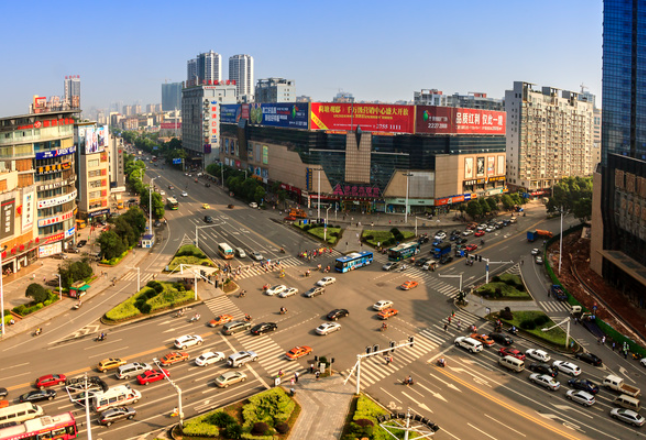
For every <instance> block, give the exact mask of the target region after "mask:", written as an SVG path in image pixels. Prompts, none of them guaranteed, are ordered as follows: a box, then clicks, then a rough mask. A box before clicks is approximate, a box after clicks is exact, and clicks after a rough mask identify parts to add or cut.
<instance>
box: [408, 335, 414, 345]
mask: <svg viewBox="0 0 646 440" xmlns="http://www.w3.org/2000/svg"><path fill="white" fill-rule="evenodd" d="M414 343H415V338H414V337H413V336H409V337H408V346H409V347H412V346H413V344H414Z"/></svg>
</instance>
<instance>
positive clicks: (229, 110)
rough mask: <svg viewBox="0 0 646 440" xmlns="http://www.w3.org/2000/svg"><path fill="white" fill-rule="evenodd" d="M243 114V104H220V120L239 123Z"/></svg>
mask: <svg viewBox="0 0 646 440" xmlns="http://www.w3.org/2000/svg"><path fill="white" fill-rule="evenodd" d="M241 115H242V105H241V104H221V105H220V122H225V123H227V124H237V123H238V121H239V120H240V116H241Z"/></svg>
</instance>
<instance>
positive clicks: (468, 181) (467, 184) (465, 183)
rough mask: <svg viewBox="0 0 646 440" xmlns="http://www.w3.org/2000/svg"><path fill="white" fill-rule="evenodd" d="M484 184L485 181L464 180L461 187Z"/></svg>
mask: <svg viewBox="0 0 646 440" xmlns="http://www.w3.org/2000/svg"><path fill="white" fill-rule="evenodd" d="M484 183H485V179H472V180H465V181H464V183H463V185H464V186H473V185H483V184H484Z"/></svg>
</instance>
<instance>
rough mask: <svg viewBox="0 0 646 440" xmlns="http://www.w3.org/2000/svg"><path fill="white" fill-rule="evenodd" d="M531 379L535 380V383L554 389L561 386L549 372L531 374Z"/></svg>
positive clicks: (531, 380)
mask: <svg viewBox="0 0 646 440" xmlns="http://www.w3.org/2000/svg"><path fill="white" fill-rule="evenodd" d="M529 381H530V382H534V383H535V384H538V385H540V386H542V387H545V388H548V389H550V390H552V391H556V390H558V389H559V388H561V384H560V383H559V382H557V381H556V380H554V378H553V377H552V376H548V375H547V374H538V373H533V374H530V375H529Z"/></svg>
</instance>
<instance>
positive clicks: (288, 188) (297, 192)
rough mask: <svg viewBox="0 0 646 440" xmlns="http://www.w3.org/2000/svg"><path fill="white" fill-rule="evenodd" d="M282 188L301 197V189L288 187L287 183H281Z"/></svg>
mask: <svg viewBox="0 0 646 440" xmlns="http://www.w3.org/2000/svg"><path fill="white" fill-rule="evenodd" d="M280 187H281V188H282V189H284V190H287V191H291V192H293V193H296V194H299V195H300V194H301V189H300V188H296V187H295V186H291V185H288V184H286V183H281V184H280Z"/></svg>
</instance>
